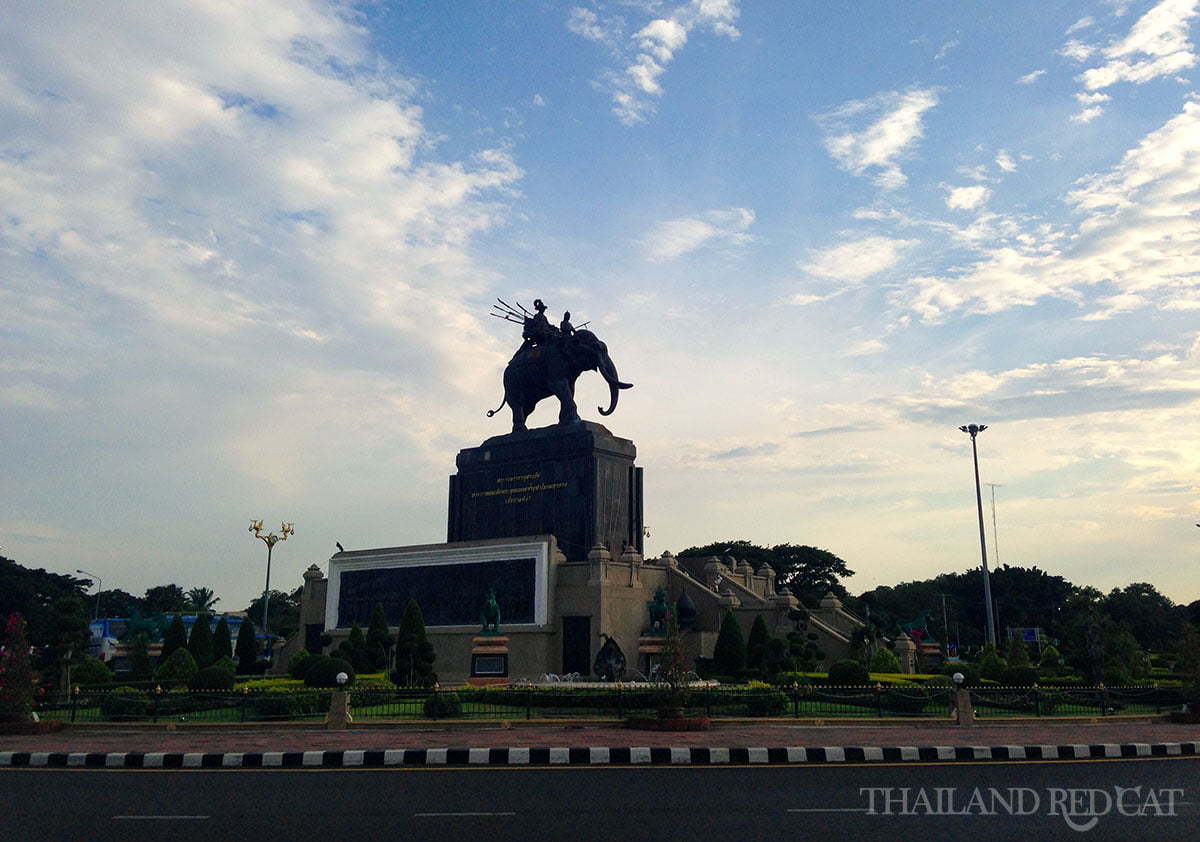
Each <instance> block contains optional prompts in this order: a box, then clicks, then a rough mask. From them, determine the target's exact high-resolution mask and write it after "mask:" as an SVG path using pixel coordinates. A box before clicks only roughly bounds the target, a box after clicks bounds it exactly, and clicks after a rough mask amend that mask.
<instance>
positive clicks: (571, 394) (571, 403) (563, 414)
mask: <svg viewBox="0 0 1200 842" xmlns="http://www.w3.org/2000/svg"><path fill="white" fill-rule="evenodd" d="M551 385H552V387H553V389H554V396H555V397H556V398H558V402H559V406H560V408H559V410H558V423H559V424H571V423H574V422H576V421H579V420H580V418H579V407H578V406H576V405H575V389H574V385H575V384H574V383H569V382H567V381H559V382H557V383H553V384H551Z"/></svg>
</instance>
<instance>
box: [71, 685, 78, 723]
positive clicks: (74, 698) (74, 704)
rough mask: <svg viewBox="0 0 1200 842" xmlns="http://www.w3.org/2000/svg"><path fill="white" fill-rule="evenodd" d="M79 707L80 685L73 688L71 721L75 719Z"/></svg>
mask: <svg viewBox="0 0 1200 842" xmlns="http://www.w3.org/2000/svg"><path fill="white" fill-rule="evenodd" d="M78 707H79V685H78V684H76V685H75V686H74V687H72V688H71V721H72V722H74V721H75V710H76V709H77V708H78Z"/></svg>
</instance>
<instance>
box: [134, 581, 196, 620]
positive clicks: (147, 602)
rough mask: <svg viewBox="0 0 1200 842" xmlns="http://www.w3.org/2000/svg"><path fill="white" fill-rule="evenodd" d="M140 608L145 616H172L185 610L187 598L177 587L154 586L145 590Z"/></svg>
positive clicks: (181, 589)
mask: <svg viewBox="0 0 1200 842" xmlns="http://www.w3.org/2000/svg"><path fill="white" fill-rule="evenodd" d="M142 608H143V609H144V611H145V613H146V614H172V613H175V612H178V611H183V610H185V609H186V608H187V597H186V596H185V595H184V593H183V588H181V587H179V585H155V586H154V587H153V588H146V596H145V597H144V598H143V599H142Z"/></svg>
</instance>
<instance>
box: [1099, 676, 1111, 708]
mask: <svg viewBox="0 0 1200 842" xmlns="http://www.w3.org/2000/svg"><path fill="white" fill-rule="evenodd" d="M1100 715H1101V716H1109V715H1110V714H1109V712H1108V688H1107V687H1105V686H1104V682H1103V681H1101V682H1100Z"/></svg>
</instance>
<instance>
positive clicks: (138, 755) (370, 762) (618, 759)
mask: <svg viewBox="0 0 1200 842" xmlns="http://www.w3.org/2000/svg"><path fill="white" fill-rule="evenodd" d="M1196 756H1200V742H1190V743H1122V744H1118V743H1102V744H1096V745H1065V746H1052V745H1041V746H919V747H918V746H888V747H876V748H871V747H861V746H849V747H844V748H836V747H825V748H791V747H789V748H696V747H656V748H650V747H642V748H565V747H563V748H410V749H393V750H387V751H384V750H379V751H373V750H350V751H268V752H208V753H206V752H145V753H142V752H110V753H105V752H53V751H48V752H28V751H4V752H0V767H9V768H16V767H21V768H102V769H274V768H284V769H296V768H306V767H323V768H331V767H384V766H605V765H611V766H647V765H653V766H672V765H676V766H680V765H682V766H686V765H693V766H711V765H758V764H762V765H788V764H802V763H872V762H876V763H906V762H911V763H942V762H953V761H981V760H983V761H988V760H1000V761H1021V760H1103V759H1119V758H1137V757H1196Z"/></svg>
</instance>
